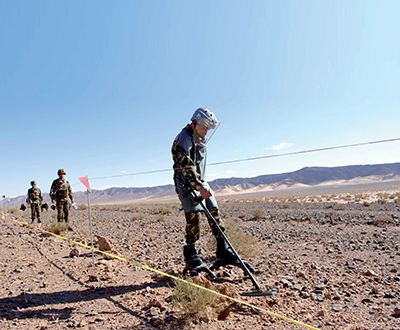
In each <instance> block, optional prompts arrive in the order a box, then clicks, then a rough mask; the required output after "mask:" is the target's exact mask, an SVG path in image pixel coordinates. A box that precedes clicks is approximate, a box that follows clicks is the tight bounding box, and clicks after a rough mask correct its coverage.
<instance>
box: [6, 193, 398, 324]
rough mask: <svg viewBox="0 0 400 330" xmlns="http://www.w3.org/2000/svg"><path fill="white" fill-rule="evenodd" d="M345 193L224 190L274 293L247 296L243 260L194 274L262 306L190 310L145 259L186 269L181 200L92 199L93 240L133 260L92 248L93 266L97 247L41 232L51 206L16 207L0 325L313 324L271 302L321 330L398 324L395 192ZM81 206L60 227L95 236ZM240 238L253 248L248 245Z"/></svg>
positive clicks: (227, 214) (173, 270) (206, 239)
mask: <svg viewBox="0 0 400 330" xmlns="http://www.w3.org/2000/svg"><path fill="white" fill-rule="evenodd" d="M339 197H340V198H339ZM339 197H338V196H336V197H333V196H322V197H321V196H307V197H305V196H303V197H301V198H296V197H291V198H280V199H274V198H266V197H258V198H253V199H250V198H249V199H243V198H242V199H238V198H237V199H234V198H224V199H219V205H220V209H221V212H222V215H223V218H224V219H225V221H226V223H228V224H230V225H231V227H234V226H238V228H239V229H240V231H241V232H244V233H247V234H249V235H252V236H253V237H254V238H255V239H256V241H257V242H258V253H257V251H255V252H254V251H253V252H252V254H253V256H251V257H247V258H246V259H247V260H248V261H249V262H250V263H251V264H252V265H253V266H254V267H255V268H256V269H257V273H256V274H254V276H255V278H256V280H257V282H258V283H259V284H260V286H261V288H262V289H263V290H276V291H277V294H276V295H275V296H272V297H262V298H259V297H257V298H255V297H242V296H240V295H239V294H240V293H241V292H246V291H251V290H252V289H253V285H252V282H251V281H250V280H249V278H248V277H246V276H244V275H243V271H242V270H240V269H239V268H235V267H225V268H221V270H219V271H217V272H216V273H217V277H216V278H214V279H210V281H208V280H207V279H206V278H204V277H203V276H202V277H200V281H199V278H197V279H196V281H197V282H198V283H201V284H202V285H207V286H208V285H212V287H213V288H214V289H215V290H217V291H220V292H223V293H225V294H227V295H231V296H235V295H236V298H237V299H240V300H243V301H245V302H247V303H249V304H251V305H254V306H257V307H258V308H260V309H262V310H257V309H255V308H253V307H250V306H247V305H244V304H241V303H234V302H230V301H227V300H225V301H221V300H218V301H217V303H215V302H214V303H215V304H218V306H219V307H220V308H219V309H218V310H217V309H216V308H214V309H213V308H208V307H204V308H203V310H201V311H200V312H202V313H200V314H199V315H200V316H194V317H190V316H188V315H187V314H185V307H187V306H184V305H181V306H179V305H177V304H176V303H174V301H175V300H174V297H176V295H177V290H176V288H175V283H174V282H173V281H172V280H170V279H169V278H168V277H165V276H163V275H162V274H158V273H155V272H153V271H151V270H148V269H145V268H143V267H141V266H140V265H144V266H147V267H151V268H154V269H155V270H159V271H162V272H165V273H168V274H173V275H175V276H180V275H181V273H182V270H183V265H184V262H183V257H182V253H181V249H182V246H183V243H184V228H185V221H184V216H183V212H182V211H180V210H179V205H178V204H177V203H169V204H130V205H107V206H101V205H100V206H96V205H95V206H92V208H91V218H92V223H93V233H94V234H95V235H96V236H100V237H102V238H104V240H103V241H102V240H101V239H99V240H97V245H96V246H97V247H101V248H102V249H103V250H107V251H109V252H110V253H112V254H118V256H120V257H123V258H126V259H128V260H131V261H135V262H136V264H133V263H130V262H126V261H123V260H119V259H110V258H109V257H108V256H106V255H103V254H99V253H96V254H95V255H94V262H95V265H94V266H93V259H92V252H91V250H89V249H86V248H84V247H82V246H79V245H76V244H74V243H73V242H71V241H68V240H63V239H61V238H59V237H55V236H52V235H48V234H46V233H43V232H42V231H40V230H39V228H42V229H45V230H48V229H49V228H50V226H51V223H53V222H54V217H55V211H53V210H49V211H44V212H43V216H42V221H43V222H42V224H40V225H38V224H36V223H35V224H34V226H32V227H30V226H24V225H21V224H20V223H19V222H16V221H23V222H26V221H27V211H24V212H23V211H20V210H15V209H13V210H8V213H6V214H5V219H3V220H1V221H0V226H1V233H0V237H1V239H0V247H1V254H0V278H1V282H0V329H21V330H22V329H71V328H72V329H73V328H78V329H184V328H188V329H189V328H190V329H276V330H277V329H303V328H304V329H306V327H304V326H302V325H299V324H294V323H292V322H290V321H288V320H284V319H281V318H279V317H277V316H274V315H271V314H269V313H267V312H265V311H264V310H266V311H269V312H271V313H275V314H278V315H281V316H283V317H287V318H290V319H291V320H295V321H298V322H301V323H304V324H305V325H308V326H311V327H314V328H319V329H352V330H366V329H397V330H398V329H400V316H399V314H400V310H399V309H400V224H399V216H400V203H398V202H394V201H398V196H397V199H396V196H395V195H390V196H389V195H381V196H380V197H379V198H378V199H375V200H371V199H367V198H365V197H363V196H358V197H357V196H354V195H352V196H350V195H344V196H339ZM84 208H85V207H84V205H81V206H80V209H78V210H72V211H71V226H72V228H73V229H74V231H66V232H63V233H62V236H64V237H66V238H69V239H72V240H74V241H77V242H80V243H83V244H89V245H90V231H89V221H88V210H85V209H84ZM202 233H203V235H202V237H201V240H200V242H199V244H198V246H199V247H201V248H202V251H201V252H202V256H203V258H204V259H205V260H206V261H207V263H208V264H209V265H211V264H212V263H213V261H214V248H213V246H212V244H211V243H210V241H211V240H210V237H211V234H210V231H209V229H208V225H207V222H206V220H205V219H204V221H203V232H202ZM107 243H109V245H110V246H106V245H107ZM232 243H234V242H232ZM236 244H237V245H236V248H237V249H238V250H240V251H246V248H247V246H246V244H247V243H246V242H244V243H243V242H240V241H238V242H237V243H236ZM100 245H101V246H100ZM234 245H235V244H234ZM74 249H76V250H78V251H74ZM76 252H79V256H78V255H77V253H76ZM243 253H244V252H243ZM139 264H140V265H139ZM196 299H197V298H196ZM193 300H195V299H192V301H191V302H190V303H193ZM188 304H189V303H188ZM214 307H215V306H214ZM221 311H222V312H221Z"/></svg>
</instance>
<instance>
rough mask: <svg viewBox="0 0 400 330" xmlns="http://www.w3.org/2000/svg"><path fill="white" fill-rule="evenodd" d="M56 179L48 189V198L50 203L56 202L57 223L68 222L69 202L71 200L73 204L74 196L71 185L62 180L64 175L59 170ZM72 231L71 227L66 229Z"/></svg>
mask: <svg viewBox="0 0 400 330" xmlns="http://www.w3.org/2000/svg"><path fill="white" fill-rule="evenodd" d="M57 174H58V177H59V178H58V179H55V180H54V181H53V183H52V185H51V189H50V198H51V202H52V203H54V202H56V206H57V221H58V222H62V221H65V222H68V216H69V206H70V203H69V200H70V199H71V203H73V202H74V196H73V194H72V189H71V185H70V184H69V182H68V181H67V180H65V179H64V176H65V175H66V173H65V170H63V169H59V170H58V172H57ZM68 229H69V230H72V228H71V227H69V228H68Z"/></svg>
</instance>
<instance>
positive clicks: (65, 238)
mask: <svg viewBox="0 0 400 330" xmlns="http://www.w3.org/2000/svg"><path fill="white" fill-rule="evenodd" d="M11 220H13V221H14V222H17V223H19V224H21V225H24V226H28V227H32V228H35V229H37V230H40V231H42V232H44V233H46V234H50V235H53V236H55V237H59V238H61V239H63V240H66V241H70V242H72V243H75V244H77V245H80V246H82V247H84V248H87V249H90V250H93V251H95V252H98V253H102V254H105V255H107V256H110V257H113V258H115V259H119V260H122V261H126V262H128V263H130V264H133V265H135V266H138V267H142V268H144V269H147V270H150V271H152V272H155V273H158V274H161V275H164V276H167V277H170V278H172V279H174V280H176V281H181V282H184V283H186V284H189V285H192V286H194V287H196V288H199V289H201V290H205V291H208V292H211V293H213V294H215V295H218V296H220V297H224V298H226V299H229V300H232V301H235V302H237V303H239V304H242V305H246V306H248V307H251V308H254V309H257V310H259V311H262V312H264V313H267V314H269V315H272V316H275V317H278V318H280V319H282V320H285V321H287V322H290V323H293V324H297V325H299V326H301V327H304V328H307V329H312V330H320V329H318V328H315V327H313V326H311V325H308V324H304V323H302V322H299V321H296V320H293V319H290V318H288V317H285V316H282V315H279V314H276V313H274V312H271V311H268V310H266V309H264V308H261V307H258V306H255V305H252V304H250V303H248V302H245V301H243V300H239V299H236V298H232V297H229V296H227V295H224V294H222V293H219V292H217V291H213V290H210V289H207V288H205V287H203V286H201V285H198V284H196V283H192V282H189V281H186V280H184V279H182V278H179V277H176V276H174V275H171V274H167V273H164V272H162V271H160V270H157V269H154V268H151V267H148V266H146V265H142V264H140V263H138V262H136V261H132V260H128V259H125V258H122V257H119V256H117V255H114V254H112V253H108V252H104V251H101V250H98V249H95V248H92V247H91V246H88V245H86V244H83V243H80V242H77V241H74V240H72V239H70V238H67V237H64V236H60V235H57V234H54V233H52V232H49V231H47V230H44V229H41V228H38V227H34V226H32V225H30V224H27V223H25V222H21V221H18V220H14V219H11Z"/></svg>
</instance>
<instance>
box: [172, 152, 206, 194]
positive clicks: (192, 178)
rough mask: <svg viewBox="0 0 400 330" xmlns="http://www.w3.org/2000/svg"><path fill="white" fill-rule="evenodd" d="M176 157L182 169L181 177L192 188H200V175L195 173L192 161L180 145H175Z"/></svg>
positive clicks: (201, 184)
mask: <svg viewBox="0 0 400 330" xmlns="http://www.w3.org/2000/svg"><path fill="white" fill-rule="evenodd" d="M176 158H177V161H178V164H179V165H180V168H181V170H182V174H183V177H184V179H185V181H186V182H188V183H189V184H190V185H191V186H192V187H193V188H194V189H196V190H200V188H201V187H202V186H203V183H202V182H201V181H200V175H199V173H197V169H196V165H195V163H194V161H193V160H192V159H191V158H190V157H189V155H188V153H187V152H186V150H185V149H183V148H182V147H181V146H176Z"/></svg>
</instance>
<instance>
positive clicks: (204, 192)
mask: <svg viewBox="0 0 400 330" xmlns="http://www.w3.org/2000/svg"><path fill="white" fill-rule="evenodd" d="M200 195H201V197H202V198H203V199H209V198H210V197H211V196H212V195H213V191H212V190H211V188H209V187H205V186H202V187H201V188H200Z"/></svg>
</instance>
